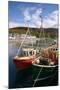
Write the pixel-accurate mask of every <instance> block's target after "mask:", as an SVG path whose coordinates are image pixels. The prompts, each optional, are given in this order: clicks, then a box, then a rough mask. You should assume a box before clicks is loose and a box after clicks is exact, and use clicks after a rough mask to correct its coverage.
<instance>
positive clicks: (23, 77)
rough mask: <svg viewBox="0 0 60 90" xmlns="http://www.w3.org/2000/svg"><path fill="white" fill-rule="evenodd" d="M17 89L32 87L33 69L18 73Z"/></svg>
mask: <svg viewBox="0 0 60 90" xmlns="http://www.w3.org/2000/svg"><path fill="white" fill-rule="evenodd" d="M15 84H16V87H23V88H24V87H32V85H33V77H32V68H28V69H25V70H19V71H16V81H15Z"/></svg>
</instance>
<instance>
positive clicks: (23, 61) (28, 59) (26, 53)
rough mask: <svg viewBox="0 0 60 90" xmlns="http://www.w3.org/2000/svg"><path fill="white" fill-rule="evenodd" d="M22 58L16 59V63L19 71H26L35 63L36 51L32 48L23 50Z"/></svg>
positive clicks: (17, 57)
mask: <svg viewBox="0 0 60 90" xmlns="http://www.w3.org/2000/svg"><path fill="white" fill-rule="evenodd" d="M22 54H23V55H21V56H15V57H14V60H13V61H14V63H15V65H16V68H17V69H25V68H28V67H30V66H31V65H32V61H34V57H35V50H34V49H32V48H23V49H22Z"/></svg>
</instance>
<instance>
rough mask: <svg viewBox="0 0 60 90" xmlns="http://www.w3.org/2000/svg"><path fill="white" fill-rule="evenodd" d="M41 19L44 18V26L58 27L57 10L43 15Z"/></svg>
mask: <svg viewBox="0 0 60 90" xmlns="http://www.w3.org/2000/svg"><path fill="white" fill-rule="evenodd" d="M43 20H44V22H43V26H44V27H46V28H49V27H54V28H58V10H56V11H53V12H52V13H50V14H49V15H48V16H45V18H44V19H43Z"/></svg>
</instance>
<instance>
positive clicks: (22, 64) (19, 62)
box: [13, 59, 33, 69]
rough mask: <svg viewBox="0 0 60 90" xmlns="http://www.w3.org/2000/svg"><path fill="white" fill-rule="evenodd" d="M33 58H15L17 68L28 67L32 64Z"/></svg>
mask: <svg viewBox="0 0 60 90" xmlns="http://www.w3.org/2000/svg"><path fill="white" fill-rule="evenodd" d="M32 60H33V59H28V60H27V59H24V60H18V59H14V60H13V62H14V63H15V66H16V68H17V69H26V68H28V67H31V66H32Z"/></svg>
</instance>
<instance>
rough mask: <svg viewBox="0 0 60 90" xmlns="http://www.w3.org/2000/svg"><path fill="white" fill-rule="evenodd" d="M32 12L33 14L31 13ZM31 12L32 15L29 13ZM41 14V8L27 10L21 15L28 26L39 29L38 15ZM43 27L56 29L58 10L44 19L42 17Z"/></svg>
mask: <svg viewBox="0 0 60 90" xmlns="http://www.w3.org/2000/svg"><path fill="white" fill-rule="evenodd" d="M32 11H33V12H32ZM31 12H32V13H31ZM41 13H42V9H41V8H35V7H34V8H30V9H29V8H27V9H25V11H24V13H23V15H24V19H25V20H26V21H29V24H30V26H34V27H40V25H41V18H40V15H41ZM43 27H44V28H51V27H54V28H57V27H58V10H55V11H53V12H51V13H49V14H48V15H46V16H45V17H43Z"/></svg>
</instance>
